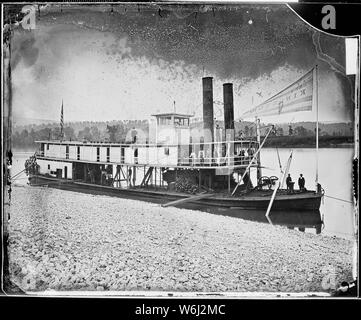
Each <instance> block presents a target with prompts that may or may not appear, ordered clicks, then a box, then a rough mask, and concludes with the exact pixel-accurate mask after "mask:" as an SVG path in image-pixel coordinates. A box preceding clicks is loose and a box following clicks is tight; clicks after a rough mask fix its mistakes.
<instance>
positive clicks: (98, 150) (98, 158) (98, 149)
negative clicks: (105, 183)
mask: <svg viewBox="0 0 361 320" xmlns="http://www.w3.org/2000/svg"><path fill="white" fill-rule="evenodd" d="M97 161H98V162H99V161H100V148H99V147H97Z"/></svg>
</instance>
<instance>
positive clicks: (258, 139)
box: [256, 117, 262, 183]
mask: <svg viewBox="0 0 361 320" xmlns="http://www.w3.org/2000/svg"><path fill="white" fill-rule="evenodd" d="M260 122H261V120H260V119H259V118H258V117H256V134H257V142H258V147H260V145H261V130H260ZM261 177H262V169H261V154H260V153H258V156H257V183H258V181H259V179H261Z"/></svg>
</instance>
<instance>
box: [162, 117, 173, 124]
mask: <svg viewBox="0 0 361 320" xmlns="http://www.w3.org/2000/svg"><path fill="white" fill-rule="evenodd" d="M171 123H172V118H171V117H162V118H160V124H161V125H170V124H171Z"/></svg>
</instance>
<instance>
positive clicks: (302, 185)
mask: <svg viewBox="0 0 361 320" xmlns="http://www.w3.org/2000/svg"><path fill="white" fill-rule="evenodd" d="M305 183H306V181H305V178H304V177H303V174H302V173H301V174H300V177H299V178H298V188H299V189H300V191H306V188H305ZM294 184H295V183H294V182H293V181H292V178H291V174H288V176H287V178H286V185H287V192H288V193H293V192H294V187H293V186H294Z"/></svg>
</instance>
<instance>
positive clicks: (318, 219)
mask: <svg viewBox="0 0 361 320" xmlns="http://www.w3.org/2000/svg"><path fill="white" fill-rule="evenodd" d="M179 208H184V209H193V210H200V211H205V212H209V213H212V214H218V215H223V216H229V217H234V218H241V219H244V220H249V221H255V222H262V223H271V224H273V225H279V226H285V227H287V228H289V229H298V230H299V231H302V232H305V231H308V232H310V231H312V232H313V233H314V232H315V233H316V234H320V233H321V231H322V229H323V218H322V216H321V213H320V211H319V210H315V211H311V210H308V211H281V210H277V211H272V212H271V213H270V215H269V217H268V218H269V220H267V218H266V215H265V214H266V212H265V211H264V210H263V211H262V210H243V209H242V210H241V209H232V208H231V209H227V208H209V207H203V206H202V205H195V204H187V203H184V204H183V205H182V206H179Z"/></svg>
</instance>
